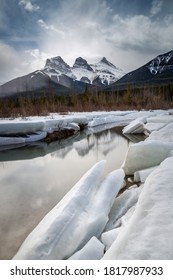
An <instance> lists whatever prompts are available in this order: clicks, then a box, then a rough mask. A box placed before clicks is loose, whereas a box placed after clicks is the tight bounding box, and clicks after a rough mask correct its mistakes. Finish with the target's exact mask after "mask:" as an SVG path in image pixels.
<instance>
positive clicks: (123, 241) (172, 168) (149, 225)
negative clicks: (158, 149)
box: [103, 157, 173, 260]
mask: <svg viewBox="0 0 173 280" xmlns="http://www.w3.org/2000/svg"><path fill="white" fill-rule="evenodd" d="M172 201H173V158H172V157H170V158H167V159H166V160H164V161H163V162H162V163H161V165H160V166H159V167H158V168H157V169H155V170H154V171H153V172H152V173H151V174H150V176H149V177H148V178H147V180H146V182H145V184H144V188H143V191H142V193H141V195H140V197H139V200H138V202H137V206H136V208H135V211H134V213H133V215H132V217H131V219H130V221H129V222H128V223H127V225H126V226H125V227H124V228H123V229H122V231H121V234H119V235H118V237H117V239H116V240H115V242H114V243H113V244H112V246H111V247H110V249H109V250H108V251H107V252H106V254H105V255H104V257H103V259H129V260H130V259H131V260H132V259H136V260H137V259H138V260H139V259H148V260H163V259H165V260H172V259H173V239H172V232H173V223H172V221H173V211H172Z"/></svg>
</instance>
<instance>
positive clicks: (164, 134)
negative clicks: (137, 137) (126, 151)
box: [146, 116, 173, 142]
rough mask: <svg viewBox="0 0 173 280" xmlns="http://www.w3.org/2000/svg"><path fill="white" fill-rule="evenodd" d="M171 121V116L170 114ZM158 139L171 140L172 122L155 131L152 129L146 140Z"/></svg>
mask: <svg viewBox="0 0 173 280" xmlns="http://www.w3.org/2000/svg"><path fill="white" fill-rule="evenodd" d="M172 121H173V116H172ZM150 140H160V141H163V142H173V122H172V123H169V124H166V125H165V126H164V127H162V128H161V129H159V130H157V131H153V132H152V133H151V134H150V136H149V137H148V138H147V139H146V141H150Z"/></svg>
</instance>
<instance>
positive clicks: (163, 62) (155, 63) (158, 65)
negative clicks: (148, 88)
mask: <svg viewBox="0 0 173 280" xmlns="http://www.w3.org/2000/svg"><path fill="white" fill-rule="evenodd" d="M172 62H173V51H171V52H168V53H166V54H163V55H158V56H157V57H156V58H154V59H153V60H152V61H151V62H150V63H149V64H148V65H147V68H148V69H149V70H150V73H151V74H154V75H156V74H158V73H162V72H163V71H164V70H171V69H172V71H173V63H172Z"/></svg>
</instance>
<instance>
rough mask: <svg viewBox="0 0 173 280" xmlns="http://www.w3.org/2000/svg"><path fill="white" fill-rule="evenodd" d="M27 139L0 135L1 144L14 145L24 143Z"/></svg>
mask: <svg viewBox="0 0 173 280" xmlns="http://www.w3.org/2000/svg"><path fill="white" fill-rule="evenodd" d="M23 143H25V139H24V138H23V137H5V136H4V137H0V145H4V146H5V145H13V144H23Z"/></svg>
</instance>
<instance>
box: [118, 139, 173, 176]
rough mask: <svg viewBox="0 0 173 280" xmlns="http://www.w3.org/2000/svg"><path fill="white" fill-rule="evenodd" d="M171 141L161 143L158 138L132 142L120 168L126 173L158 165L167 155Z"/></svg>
mask: <svg viewBox="0 0 173 280" xmlns="http://www.w3.org/2000/svg"><path fill="white" fill-rule="evenodd" d="M172 149H173V143H162V142H161V141H158V140H155V141H154V140H153V141H144V142H140V143H137V144H132V145H131V146H130V147H129V149H128V151H127V155H126V159H125V161H124V163H123V166H122V168H123V169H124V171H125V174H126V175H132V174H133V173H134V172H135V171H138V170H141V169H146V168H149V167H154V166H156V165H159V164H160V163H161V162H162V161H163V160H164V159H165V158H166V157H168V156H169V153H170V151H171V150H172Z"/></svg>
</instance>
